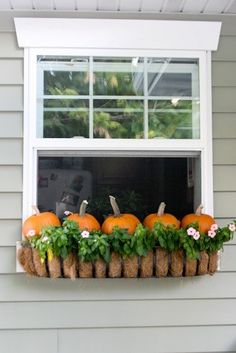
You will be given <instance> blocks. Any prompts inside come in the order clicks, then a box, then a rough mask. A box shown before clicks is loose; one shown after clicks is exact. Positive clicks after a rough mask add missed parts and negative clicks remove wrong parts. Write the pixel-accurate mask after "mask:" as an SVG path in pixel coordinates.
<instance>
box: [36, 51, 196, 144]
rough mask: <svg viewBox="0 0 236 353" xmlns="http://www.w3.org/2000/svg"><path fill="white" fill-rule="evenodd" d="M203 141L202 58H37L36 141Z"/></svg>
mask: <svg viewBox="0 0 236 353" xmlns="http://www.w3.org/2000/svg"><path fill="white" fill-rule="evenodd" d="M74 136H81V137H86V138H108V139H114V138H120V139H148V138H149V139H152V138H163V139H199V138H200V100H199V62H198V59H179V58H147V57H119V58H117V57H51V56H44V57H42V56H40V57H38V82H37V137H39V138H42V137H44V138H72V137H74Z"/></svg>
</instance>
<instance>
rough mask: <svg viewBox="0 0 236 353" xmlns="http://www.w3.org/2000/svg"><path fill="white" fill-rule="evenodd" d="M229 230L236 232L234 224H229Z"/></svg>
mask: <svg viewBox="0 0 236 353" xmlns="http://www.w3.org/2000/svg"><path fill="white" fill-rule="evenodd" d="M228 228H229V230H230V231H231V232H235V230H236V226H235V224H234V223H231V224H229V227H228Z"/></svg>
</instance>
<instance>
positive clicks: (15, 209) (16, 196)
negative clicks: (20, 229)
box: [0, 193, 22, 219]
mask: <svg viewBox="0 0 236 353" xmlns="http://www.w3.org/2000/svg"><path fill="white" fill-rule="evenodd" d="M21 196H22V195H21V193H0V219H21V215H22V205H21V204H22V197H21Z"/></svg>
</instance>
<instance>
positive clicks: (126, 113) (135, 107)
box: [93, 99, 144, 139]
mask: <svg viewBox="0 0 236 353" xmlns="http://www.w3.org/2000/svg"><path fill="white" fill-rule="evenodd" d="M143 123H144V122H143V101H141V100H140V101H139V100H125V99H118V100H95V101H94V126H93V128H94V137H95V138H124V139H127V138H133V139H136V138H143Z"/></svg>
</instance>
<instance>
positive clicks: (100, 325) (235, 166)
mask: <svg viewBox="0 0 236 353" xmlns="http://www.w3.org/2000/svg"><path fill="white" fill-rule="evenodd" d="M26 15H27V14H24V16H26ZM27 16H31V14H28V15H27ZM169 18H171V17H169ZM178 18H179V19H183V18H182V17H178ZM184 19H191V20H194V19H201V20H204V19H206V20H211V19H212V20H222V22H223V27H222V33H221V37H220V43H219V49H218V51H217V52H216V53H213V56H212V84H213V90H212V93H213V149H214V156H213V160H214V207H215V216H216V218H217V220H218V222H219V224H222V225H223V224H226V223H228V222H230V221H231V220H232V219H235V218H236V153H235V151H236V18H235V17H233V16H232V17H226V16H225V17H222V18H221V17H212V18H211V17H205V16H204V17H198V18H197V17H196V18H194V17H191V18H190V17H189V18H188V17H186V16H185V17H184ZM0 43H1V45H0V97H1V99H0V151H1V153H0V180H1V183H0V229H1V234H0V353H15V352H18V353H21V352H22V353H23V352H24V353H28V352H29V353H32V352H34V353H38V352H40V353H42V352H45V353H47V352H50V353H56V352H57V353H72V352H73V353H74V352H79V353H92V352H97V353H111V352H112V353H120V352H125V353H133V352H135V353H141V352H144V351H145V352H146V353H153V352H155V353H158V352H161V353H164V352H171V353H174V352H175V353H177V352H181V353H184V352H188V353H190V352H194V353H197V352H198V353H200V352H235V351H236V261H235V244H236V241H233V242H232V243H231V244H229V245H227V246H225V249H224V253H223V256H222V267H221V271H220V272H219V273H217V274H216V275H214V276H213V277H210V276H203V277H199V278H193V279H189V278H183V279H174V278H166V279H158V280H157V279H149V280H140V279H139V280H133V279H130V280H129V279H120V280H101V279H100V280H96V279H93V280H83V279H80V280H77V281H74V282H73V281H70V280H63V279H61V280H55V281H53V280H48V279H34V278H29V277H27V276H26V275H25V274H17V273H16V271H15V242H16V241H17V240H20V239H21V214H22V158H23V50H21V49H19V48H18V47H17V42H16V35H15V32H14V27H13V24H12V15H11V14H10V15H9V14H7V13H3V14H1V15H0Z"/></svg>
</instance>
